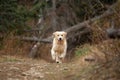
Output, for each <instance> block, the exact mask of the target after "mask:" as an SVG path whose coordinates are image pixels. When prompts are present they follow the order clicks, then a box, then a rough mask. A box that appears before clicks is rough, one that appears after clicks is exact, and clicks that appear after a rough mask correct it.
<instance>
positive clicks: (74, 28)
mask: <svg viewBox="0 0 120 80" xmlns="http://www.w3.org/2000/svg"><path fill="white" fill-rule="evenodd" d="M116 5H117V3H115V4H113V5H112V6H111V7H110V8H109V9H108V10H107V11H105V12H104V13H103V14H102V15H100V16H97V17H94V18H92V19H90V20H86V21H84V22H81V23H79V24H77V25H75V26H72V27H70V28H68V29H66V30H65V31H66V32H67V33H68V36H69V35H71V34H73V33H75V32H76V31H79V30H81V29H82V28H90V26H89V24H90V23H91V22H94V21H96V20H99V19H101V18H104V17H107V16H110V15H112V14H113V13H114V11H113V10H112V9H113V7H114V6H116ZM20 39H21V40H28V41H39V42H45V43H51V42H52V36H50V37H48V38H45V39H38V38H37V37H35V38H32V37H22V38H20ZM68 39H69V37H68Z"/></svg>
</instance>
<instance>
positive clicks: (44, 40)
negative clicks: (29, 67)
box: [0, 0, 120, 80]
mask: <svg viewBox="0 0 120 80" xmlns="http://www.w3.org/2000/svg"><path fill="white" fill-rule="evenodd" d="M119 5H120V0H1V1H0V55H1V58H0V62H1V65H3V64H4V63H5V62H12V61H13V62H14V61H15V62H16V61H17V59H21V57H22V58H24V59H25V62H27V60H26V59H28V60H29V59H31V58H32V59H33V60H36V59H37V61H41V60H45V61H46V62H47V63H54V62H53V61H52V60H51V55H50V49H51V46H52V44H51V42H52V33H53V32H55V31H57V30H63V31H66V32H68V36H67V41H68V52H67V56H66V60H65V64H64V65H67V64H75V65H76V64H78V63H80V65H82V64H84V63H86V62H87V65H88V64H90V66H91V64H92V68H90V69H89V67H88V66H87V67H86V68H87V70H88V71H85V72H84V73H79V72H78V73H77V72H76V73H74V74H77V76H72V77H71V75H70V74H69V73H66V74H65V75H66V76H67V75H68V77H67V78H66V77H65V78H62V79H61V78H59V77H56V78H54V79H57V80H59V79H60V80H67V79H68V80H78V79H84V80H119V79H120V77H119V76H120V69H119V67H120V40H119V38H120V6H119ZM35 45H37V47H35ZM11 56H12V57H11ZM13 57H14V58H13ZM81 59H83V60H84V61H83V62H82V60H81ZM81 62H82V63H81ZM91 62H93V63H94V66H99V67H98V68H94V67H93V63H91ZM43 63H44V62H43ZM40 64H42V62H41V63H40ZM14 65H15V64H14ZM80 65H79V66H80ZM54 66H56V65H54ZM54 66H52V67H54ZM76 66H77V65H76ZM79 66H78V67H79ZM84 66H86V64H85V65H84ZM84 66H83V67H84ZM52 67H51V68H52ZM78 67H76V69H79V68H78ZM68 68H70V66H68ZM53 69H54V68H53ZM106 69H107V70H106ZM80 70H81V69H80ZM73 72H74V71H73ZM13 73H14V71H13ZM96 73H97V74H96ZM109 73H111V74H109ZM5 74H6V73H5ZM11 74H12V73H11ZM60 74H61V73H59V74H58V75H60ZM86 74H87V77H84V75H86ZM108 74H109V75H108ZM0 75H1V76H2V75H3V74H1V73H0ZM69 75H70V76H69ZM94 75H95V76H94ZM100 75H101V76H100ZM8 77H9V76H8ZM47 77H49V76H47ZM62 77H63V76H62ZM35 78H36V77H35ZM3 79H4V76H3ZM33 79H34V77H32V78H31V80H33ZM47 79H48V80H49V78H47ZM47 79H46V80H47ZM52 79H53V78H51V80H52ZM20 80H22V79H20ZM28 80H29V79H28Z"/></svg>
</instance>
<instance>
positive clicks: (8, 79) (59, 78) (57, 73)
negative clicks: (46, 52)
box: [0, 45, 120, 80]
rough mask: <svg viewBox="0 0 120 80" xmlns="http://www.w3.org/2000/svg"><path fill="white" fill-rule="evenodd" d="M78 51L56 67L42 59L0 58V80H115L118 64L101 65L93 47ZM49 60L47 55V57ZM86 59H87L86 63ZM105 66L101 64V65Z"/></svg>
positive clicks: (119, 70)
mask: <svg viewBox="0 0 120 80" xmlns="http://www.w3.org/2000/svg"><path fill="white" fill-rule="evenodd" d="M80 49H81V50H78V52H79V53H81V52H83V53H86V52H87V53H86V54H85V55H83V54H82V55H77V56H75V57H73V58H72V59H71V60H70V61H67V62H64V63H62V64H58V63H55V62H51V63H50V61H49V62H48V61H45V60H43V59H31V58H27V57H20V56H8V55H1V57H0V80H119V79H120V68H119V66H120V61H119V60H117V61H114V62H111V63H106V62H105V58H104V57H105V56H104V55H103V53H102V52H101V51H100V50H99V49H97V47H95V46H94V47H93V46H88V45H87V46H85V47H83V48H80ZM50 57H51V56H50ZM86 59H88V60H86ZM104 64H105V65H104Z"/></svg>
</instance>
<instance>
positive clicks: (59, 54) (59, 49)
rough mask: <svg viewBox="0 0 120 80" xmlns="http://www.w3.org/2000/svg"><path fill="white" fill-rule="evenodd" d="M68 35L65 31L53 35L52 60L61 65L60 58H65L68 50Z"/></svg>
mask: <svg viewBox="0 0 120 80" xmlns="http://www.w3.org/2000/svg"><path fill="white" fill-rule="evenodd" d="M66 35H67V33H66V32H64V31H56V32H54V33H53V36H54V39H53V46H52V49H51V56H52V59H53V60H55V61H56V62H57V63H61V60H60V58H63V59H64V57H65V55H66V50H67V41H66Z"/></svg>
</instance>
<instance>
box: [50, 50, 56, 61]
mask: <svg viewBox="0 0 120 80" xmlns="http://www.w3.org/2000/svg"><path fill="white" fill-rule="evenodd" d="M51 56H52V59H53V60H55V58H56V55H55V52H54V51H53V50H51Z"/></svg>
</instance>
